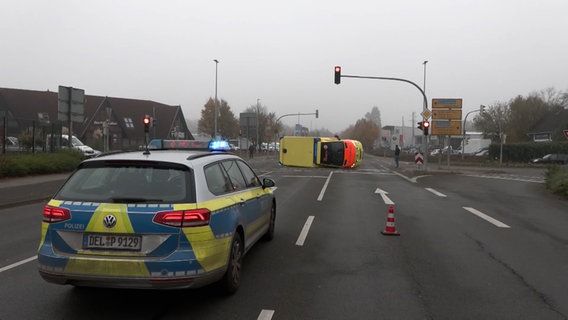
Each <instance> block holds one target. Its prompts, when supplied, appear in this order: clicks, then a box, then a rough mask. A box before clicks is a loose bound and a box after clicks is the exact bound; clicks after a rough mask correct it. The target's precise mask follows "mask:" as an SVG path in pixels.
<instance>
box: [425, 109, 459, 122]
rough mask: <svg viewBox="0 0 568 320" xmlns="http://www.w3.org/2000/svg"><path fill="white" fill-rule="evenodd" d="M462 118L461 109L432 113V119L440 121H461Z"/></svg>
mask: <svg viewBox="0 0 568 320" xmlns="http://www.w3.org/2000/svg"><path fill="white" fill-rule="evenodd" d="M461 118H462V110H461V109H451V110H446V109H434V111H433V112H432V119H434V120H436V119H440V120H457V119H459V120H461Z"/></svg>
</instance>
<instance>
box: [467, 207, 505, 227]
mask: <svg viewBox="0 0 568 320" xmlns="http://www.w3.org/2000/svg"><path fill="white" fill-rule="evenodd" d="M463 208H464V209H465V210H467V211H469V212H471V213H473V214H474V215H476V216H478V217H480V218H481V219H483V220H485V221H487V222H489V223H492V224H494V225H495V226H497V227H499V228H510V226H508V225H506V224H504V223H503V222H501V221H499V220H497V219H494V218H492V217H490V216H488V215H486V214H485V213H483V212H481V211H479V210H476V209H474V208H471V207H463Z"/></svg>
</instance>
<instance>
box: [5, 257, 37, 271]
mask: <svg viewBox="0 0 568 320" xmlns="http://www.w3.org/2000/svg"><path fill="white" fill-rule="evenodd" d="M36 259H37V256H33V257H29V258H27V259H24V260H22V261H18V262H16V263H12V264H11V265H9V266H5V267H3V268H0V273H2V272H4V271H8V270H10V269H13V268H15V267H17V266H21V265H22V264H25V263H28V262H31V261H34V260H36Z"/></svg>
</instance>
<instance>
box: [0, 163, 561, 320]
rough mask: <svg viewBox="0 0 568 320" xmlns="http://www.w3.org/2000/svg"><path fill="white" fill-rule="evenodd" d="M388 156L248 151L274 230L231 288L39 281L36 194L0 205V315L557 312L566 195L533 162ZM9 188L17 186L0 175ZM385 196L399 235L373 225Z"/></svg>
mask: <svg viewBox="0 0 568 320" xmlns="http://www.w3.org/2000/svg"><path fill="white" fill-rule="evenodd" d="M391 161H392V159H391V160H384V159H381V158H376V157H372V156H367V157H366V158H365V160H364V164H363V166H362V167H361V168H359V169H357V170H332V169H321V168H320V169H306V168H286V167H280V166H277V165H276V161H275V160H274V159H272V158H260V159H255V160H253V161H252V162H253V165H254V167H255V168H256V169H257V171H258V172H259V173H261V174H262V175H266V176H270V177H272V178H274V179H275V180H276V183H277V187H278V189H277V190H276V191H275V192H276V196H277V201H278V209H277V228H276V234H275V239H274V240H273V241H271V242H261V243H258V244H257V245H256V246H255V247H254V248H253V249H252V250H251V251H250V252H249V254H248V255H247V256H246V258H245V261H244V263H245V266H244V270H243V284H242V287H241V288H240V289H239V291H238V292H237V293H236V294H235V295H234V296H231V297H225V296H222V295H220V294H219V293H218V291H217V288H216V287H215V286H212V287H207V288H203V289H198V290H182V291H166V292H159V291H136V290H106V289H84V288H83V289H81V288H73V287H69V286H57V285H53V284H48V283H46V282H44V281H43V280H42V279H41V278H40V277H39V275H38V274H37V264H36V261H35V260H34V255H35V250H36V249H37V246H38V243H39V231H40V230H39V229H40V220H41V212H42V211H41V210H42V207H43V203H42V202H36V203H32V204H27V205H18V206H6V207H4V208H3V209H1V210H0V219H2V223H1V224H0V252H1V253H2V254H1V258H0V283H2V286H0V319H2V320H8V319H76V318H81V319H101V318H105V319H121V318H131V319H567V318H568V288H567V286H566V283H567V282H566V279H568V267H566V266H568V254H567V249H568V234H567V233H566V230H568V202H567V201H565V200H560V199H557V198H556V197H554V196H551V195H550V194H549V193H548V192H547V191H546V190H545V188H544V185H543V183H542V178H543V177H542V172H541V171H530V170H528V171H525V170H523V171H515V172H507V171H506V170H505V171H503V170H486V169H483V170H464V171H463V172H461V171H459V170H456V169H452V170H451V172H453V173H452V174H449V171H450V170H432V171H430V172H427V173H424V174H422V173H416V172H414V170H413V166H412V165H410V164H403V166H402V168H400V169H397V170H396V171H394V170H393V168H392V163H391ZM458 171H459V172H458ZM44 183H45V182H44ZM12 188H22V186H20V187H17V186H13V187H10V188H8V187H6V186H4V187H2V186H1V185H0V190H1V191H5V190H8V189H12ZM21 192H25V191H21ZM381 193H382V194H381ZM388 203H393V206H394V215H395V221H396V223H395V225H396V230H397V231H398V232H399V233H400V236H385V235H383V234H381V231H383V230H384V229H385V225H386V216H387V212H388V207H389V205H388Z"/></svg>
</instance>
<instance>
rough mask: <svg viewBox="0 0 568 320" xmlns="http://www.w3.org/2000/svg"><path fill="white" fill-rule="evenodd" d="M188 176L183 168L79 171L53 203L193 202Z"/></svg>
mask: <svg viewBox="0 0 568 320" xmlns="http://www.w3.org/2000/svg"><path fill="white" fill-rule="evenodd" d="M191 177H192V174H191V172H190V171H189V169H187V168H185V167H183V166H179V167H178V166H167V165H141V164H128V163H123V164H112V165H108V164H107V165H92V166H84V167H81V168H79V169H78V170H77V171H76V172H75V173H74V174H73V175H72V176H71V177H70V178H69V180H68V181H67V182H66V183H65V184H64V185H63V187H62V188H61V190H60V191H59V192H58V193H57V195H56V197H55V199H58V200H73V201H91V202H115V203H180V202H194V198H195V195H194V192H193V183H191V181H192V179H191Z"/></svg>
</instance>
